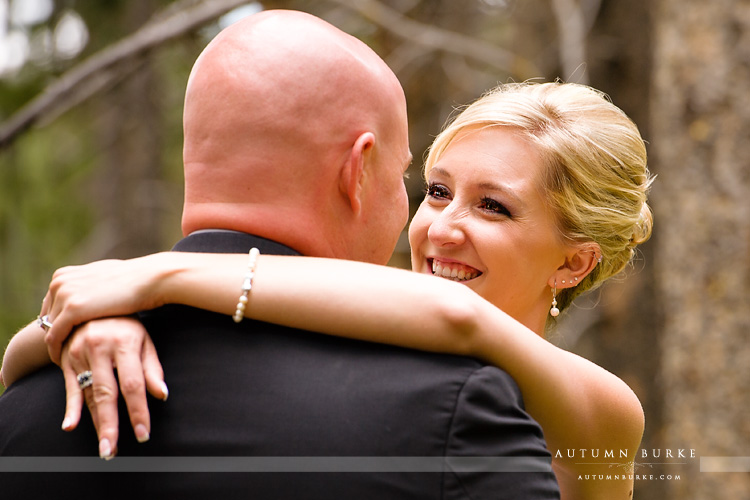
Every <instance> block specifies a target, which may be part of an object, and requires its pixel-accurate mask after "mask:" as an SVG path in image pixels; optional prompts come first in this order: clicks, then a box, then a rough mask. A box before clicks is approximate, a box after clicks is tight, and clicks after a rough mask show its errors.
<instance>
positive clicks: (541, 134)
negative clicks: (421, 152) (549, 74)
mask: <svg viewBox="0 0 750 500" xmlns="http://www.w3.org/2000/svg"><path fill="white" fill-rule="evenodd" d="M494 126H503V127H513V128H514V129H516V130H517V131H519V132H520V133H521V134H522V135H523V136H525V137H527V138H528V139H529V140H530V141H531V143H532V144H534V145H535V146H536V147H537V149H538V151H539V153H540V155H541V158H542V160H543V161H544V163H545V164H546V166H547V168H546V173H545V176H544V180H543V183H544V186H543V187H544V190H545V193H546V195H547V200H548V202H549V205H550V207H551V208H552V211H553V213H554V214H555V216H556V219H557V225H558V228H559V230H560V236H561V237H562V239H563V240H565V241H568V242H576V243H586V242H592V243H595V244H596V245H592V252H595V253H596V256H597V257H598V256H601V258H602V260H601V262H600V263H599V264H598V265H597V266H596V267H595V268H594V270H593V271H592V272H591V273H590V274H589V275H588V276H587V277H586V278H585V279H583V280H582V281H581V282H580V283H579V284H578V285H577V286H576V287H573V288H566V289H563V290H558V295H557V301H558V308H559V309H560V310H562V309H563V308H565V307H567V306H568V305H570V303H571V302H572V301H573V299H574V298H575V297H577V296H578V295H580V294H581V293H583V292H585V291H587V290H592V289H594V288H596V287H598V286H599V285H601V284H602V283H603V282H604V281H605V280H607V279H608V278H610V277H612V276H614V275H616V274H617V273H619V272H620V271H622V270H623V269H624V268H625V267H626V266H627V265H628V264H629V263H630V262H631V260H632V258H633V256H634V253H635V247H636V246H637V245H638V244H640V243H643V242H644V241H646V240H647V239H648V238H649V237H650V236H651V228H652V224H653V216H652V213H651V209H650V208H649V206H648V204H647V203H646V197H647V194H648V191H649V187H650V185H651V182H652V180H653V179H652V177H651V175H650V173H649V171H648V167H647V162H646V146H645V144H644V141H643V138H642V137H641V134H640V132H639V131H638V127H637V126H636V125H635V124H634V123H633V121H632V120H631V119H630V118H628V116H627V115H625V113H623V111H622V110H620V109H619V108H618V107H617V106H615V105H614V104H612V102H611V101H610V100H609V99H608V97H607V96H606V95H605V94H603V93H602V92H600V91H598V90H595V89H593V88H591V87H588V86H585V85H579V84H573V83H560V82H555V83H511V84H503V85H500V86H498V87H496V88H494V89H492V90H490V91H489V92H487V93H486V94H485V95H483V96H482V97H481V98H480V99H478V100H477V101H476V102H474V103H473V104H471V105H470V106H468V107H467V108H465V109H464V110H463V111H462V112H461V113H460V114H458V115H457V116H456V117H455V119H454V120H453V121H452V122H450V123H449V124H448V125H447V126H446V128H445V129H444V130H443V132H442V133H441V134H440V135H439V136H438V137H437V138H436V140H435V142H434V143H433V145H432V146H431V148H430V151H429V154H428V156H427V160H426V162H425V175H427V173H429V171H430V169H431V168H432V166H433V165H434V164H435V163H436V162H437V161H438V160H439V159H440V157H441V155H442V154H443V152H444V151H445V149H446V148H447V147H448V146H449V145H450V143H451V142H452V141H453V139H455V138H456V136H457V135H458V134H459V133H460V132H461V131H464V130H466V129H470V128H482V127H494ZM597 246H598V248H597Z"/></svg>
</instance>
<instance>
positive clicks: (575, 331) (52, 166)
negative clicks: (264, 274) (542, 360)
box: [0, 0, 750, 500]
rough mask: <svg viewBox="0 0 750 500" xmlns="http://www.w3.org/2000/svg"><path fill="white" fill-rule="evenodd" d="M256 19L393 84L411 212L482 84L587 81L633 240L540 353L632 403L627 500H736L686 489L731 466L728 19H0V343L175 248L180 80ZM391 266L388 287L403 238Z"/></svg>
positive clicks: (737, 307) (737, 252)
mask: <svg viewBox="0 0 750 500" xmlns="http://www.w3.org/2000/svg"><path fill="white" fill-rule="evenodd" d="M271 8H285V9H297V10H302V11H306V12H310V13H313V14H315V15H318V16H320V17H322V18H324V19H326V20H327V21H329V22H331V23H332V24H334V25H336V26H338V27H340V28H341V29H343V30H344V31H346V32H348V33H351V34H353V35H355V36H357V37H359V38H360V39H362V40H363V41H365V42H366V43H367V44H369V45H370V46H371V47H372V48H373V49H374V50H375V51H376V52H377V53H378V54H380V55H381V56H382V57H383V58H384V59H385V61H386V62H387V63H388V64H389V65H390V66H391V68H393V70H394V71H395V73H396V74H397V75H398V77H399V79H400V80H401V83H402V84H403V86H404V88H405V90H406V95H407V101H408V106H409V116H410V139H411V148H412V151H413V152H414V156H415V162H414V165H413V167H412V169H413V172H412V175H411V178H410V179H409V180H408V181H407V182H408V187H409V191H410V197H411V202H412V207H413V208H415V207H416V206H417V205H418V203H419V201H420V199H421V198H422V196H423V191H422V190H423V185H422V179H421V173H420V168H421V162H420V161H419V160H420V159H421V158H422V156H423V152H424V150H425V148H426V147H427V146H428V144H429V143H430V141H431V139H432V138H433V137H434V136H435V135H436V134H437V133H438V131H439V130H440V128H441V126H442V125H443V123H444V122H445V120H446V118H447V117H448V116H449V115H450V113H451V112H452V110H453V109H454V108H455V107H456V106H458V105H461V104H466V103H468V102H470V101H472V100H473V99H475V98H477V97H478V96H479V95H480V94H481V93H482V92H483V91H484V90H486V89H488V88H490V87H492V86H494V85H495V84H496V83H498V82H505V81H511V80H515V81H522V80H527V79H539V80H553V79H556V78H560V79H563V80H566V81H573V82H579V83H587V84H590V85H593V86H594V87H597V88H599V89H601V90H603V91H604V92H606V93H608V94H609V95H610V96H611V98H612V100H613V101H614V102H615V104H617V105H618V106H620V107H621V108H623V109H624V110H625V111H626V112H627V113H628V114H629V115H630V116H631V117H632V118H633V119H634V120H635V122H636V123H637V124H638V125H639V127H640V129H641V131H642V133H643V135H644V137H645V138H646V140H647V141H648V143H649V153H650V165H651V169H652V171H653V172H654V173H656V174H657V175H658V179H657V182H656V184H655V187H654V189H653V192H652V198H651V199H652V202H651V203H652V206H653V207H654V209H655V215H656V226H655V233H654V236H653V238H652V240H651V241H649V242H648V243H647V244H646V245H644V246H643V248H642V252H641V254H640V255H639V258H638V260H637V261H636V263H635V265H634V267H633V268H632V269H630V270H629V271H628V272H627V273H626V276H625V277H626V278H627V279H621V280H615V281H614V282H613V283H611V284H608V285H607V286H605V287H603V289H601V290H600V291H599V292H597V293H596V294H595V295H593V296H591V297H589V298H588V299H584V300H583V301H582V302H581V303H579V304H578V305H577V306H576V307H574V308H573V310H572V311H571V312H570V313H569V314H568V315H567V316H566V317H565V318H564V319H562V320H561V325H560V329H559V333H558V334H557V335H556V336H555V337H554V338H553V339H552V341H553V342H555V343H557V344H558V345H560V346H562V347H564V348H566V349H570V350H572V351H574V352H577V353H579V354H582V355H584V356H586V357H588V358H590V359H592V360H594V361H595V362H597V363H599V364H601V365H602V366H604V367H606V368H607V369H609V370H610V371H612V372H614V373H616V374H617V375H619V376H620V377H621V378H623V379H624V380H625V381H627V382H628V383H629V384H630V385H631V387H633V389H634V390H635V391H636V393H637V394H638V395H639V397H640V399H641V401H642V403H643V406H644V410H645V413H646V434H645V437H644V442H643V444H642V452H643V453H644V455H643V456H639V457H637V458H636V462H637V469H636V473H639V474H642V475H644V476H645V477H644V478H643V479H640V480H637V481H636V491H635V497H636V498H638V499H649V500H652V499H653V500H662V499H668V500H669V499H675V500H676V499H680V500H683V499H701V500H705V499H740V498H750V474H748V472H750V467H747V466H745V469H743V472H701V470H700V462H701V458H700V457H703V458H705V457H717V456H722V457H742V456H745V457H747V456H748V455H750V418H748V417H750V415H749V414H748V413H749V410H748V408H750V395H748V393H747V390H746V386H747V384H748V382H750V376H749V375H750V343H749V342H748V336H749V335H750V334H749V333H748V332H750V328H749V326H750V324H749V323H750V314H749V312H750V307H748V305H749V304H748V297H750V269H749V267H750V251H748V250H749V248H748V247H749V246H750V189H748V188H749V184H750V1H748V0H712V1H708V0H278V1H271V0H268V1H257V2H247V1H246V0H245V1H238V0H213V1H212V0H205V1H196V0H192V1H191V0H181V1H176V2H171V1H168V0H128V1H125V0H87V1H76V0H0V340H2V342H3V345H4V344H5V342H6V339H7V338H10V336H11V335H12V334H13V333H14V332H15V331H16V330H18V329H19V328H20V327H21V326H22V325H24V324H25V323H27V322H28V321H29V320H30V319H32V318H34V317H35V315H36V314H37V313H38V310H39V306H40V303H41V299H42V297H43V295H44V292H45V289H46V285H47V283H48V280H49V278H50V276H51V274H52V272H53V271H54V270H55V269H56V268H57V267H60V266H63V265H66V264H74V263H83V262H86V261H90V260H95V259H102V258H111V257H114V258H127V257H132V256H137V255H141V254H144V253H149V252H154V251H160V250H165V249H168V248H170V246H171V245H172V244H173V243H174V242H175V241H177V240H178V239H179V238H180V236H181V233H180V211H181V208H182V207H181V204H182V170H181V148H182V129H181V113H182V101H183V96H184V89H185V84H186V82H187V76H188V74H189V71H190V68H191V66H192V64H193V62H194V60H195V58H196V57H197V55H198V54H199V52H200V51H201V50H202V48H203V47H204V46H205V44H206V43H207V42H208V40H210V38H211V37H212V36H213V35H215V34H216V33H217V32H218V31H219V30H220V29H221V27H223V26H225V25H227V24H229V23H231V22H232V21H233V20H236V19H238V18H239V17H241V16H243V15H249V14H252V13H254V12H257V11H259V10H262V9H271ZM392 264H393V265H396V266H402V267H408V248H407V242H406V239H405V238H402V241H401V242H400V243H399V247H398V249H397V253H396V255H395V256H394V258H393V261H392ZM680 449H684V450H687V451H686V453H687V456H688V458H684V459H682V458H680V459H678V458H677V455H678V450H680ZM691 449H693V450H695V457H696V458H690V450H691ZM667 450H670V451H671V453H672V454H673V455H674V456H673V457H669V456H668V453H667ZM579 453H580V452H579ZM746 460H750V459H746ZM649 476H650V478H649Z"/></svg>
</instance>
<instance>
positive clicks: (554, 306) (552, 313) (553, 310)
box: [549, 281, 560, 318]
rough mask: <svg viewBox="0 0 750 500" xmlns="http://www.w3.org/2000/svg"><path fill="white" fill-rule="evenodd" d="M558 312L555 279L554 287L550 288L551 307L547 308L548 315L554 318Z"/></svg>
mask: <svg viewBox="0 0 750 500" xmlns="http://www.w3.org/2000/svg"><path fill="white" fill-rule="evenodd" d="M558 314H560V309H558V308H557V281H555V288H554V289H553V290H552V308H551V309H550V310H549V315H550V316H552V317H553V318H556V317H557V315H558Z"/></svg>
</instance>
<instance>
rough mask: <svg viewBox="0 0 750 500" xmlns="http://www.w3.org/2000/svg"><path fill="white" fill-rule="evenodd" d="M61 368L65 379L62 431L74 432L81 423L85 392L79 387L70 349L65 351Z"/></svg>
mask: <svg viewBox="0 0 750 500" xmlns="http://www.w3.org/2000/svg"><path fill="white" fill-rule="evenodd" d="M61 367H62V371H63V377H64V378H65V417H64V418H63V423H62V429H63V430H64V431H72V430H73V429H75V428H76V427H78V423H79V422H80V421H81V409H82V408H83V391H82V390H81V388H80V387H79V386H78V380H77V379H76V374H77V372H76V370H75V368H73V366H72V365H71V359H70V355H69V353H68V349H64V350H63V353H62V365H61Z"/></svg>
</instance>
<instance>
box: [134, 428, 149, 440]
mask: <svg viewBox="0 0 750 500" xmlns="http://www.w3.org/2000/svg"><path fill="white" fill-rule="evenodd" d="M150 437H151V436H149V435H148V430H147V429H146V426H145V425H143V424H138V425H136V426H135V438H136V439H137V440H138V442H139V443H145V442H146V441H148V440H149V438H150Z"/></svg>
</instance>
